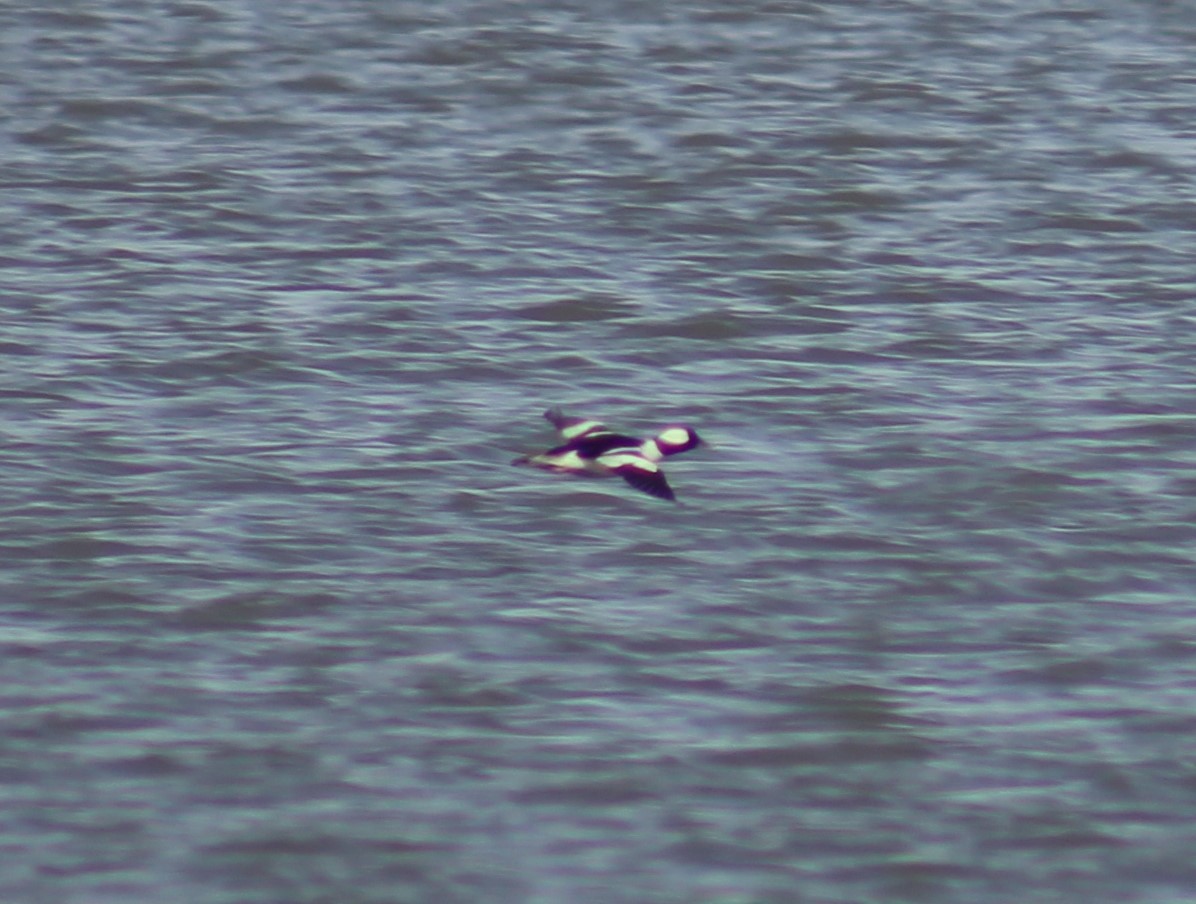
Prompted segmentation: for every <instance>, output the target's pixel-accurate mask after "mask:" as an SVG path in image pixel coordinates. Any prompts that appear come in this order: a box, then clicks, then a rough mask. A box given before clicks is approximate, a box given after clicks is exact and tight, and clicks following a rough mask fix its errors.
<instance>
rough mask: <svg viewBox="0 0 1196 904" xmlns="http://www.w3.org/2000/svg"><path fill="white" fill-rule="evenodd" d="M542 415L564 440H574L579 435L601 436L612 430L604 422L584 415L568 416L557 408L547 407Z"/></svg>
mask: <svg viewBox="0 0 1196 904" xmlns="http://www.w3.org/2000/svg"><path fill="white" fill-rule="evenodd" d="M544 417H545V418H546V419H547V420H548V423H550V424H552V426H554V427H556V429H557V432H558V433H560V435H561V439H563V440H566V441H571V440H575V439H577V438H578V437H581V436H585V437H591V436H602V435H603V434H606V433H610V432H612V431H611V430H610V428H609V427H607V426H606V425H605V424H602V423H599V422H598V421H592V420H590V419H589V418H584V417H569V416H567V415H566V414H565V413H564V412H563V411H561V409H559V408H549V409H548V410H547V411H545V412H544Z"/></svg>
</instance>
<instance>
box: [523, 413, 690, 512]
mask: <svg viewBox="0 0 1196 904" xmlns="http://www.w3.org/2000/svg"><path fill="white" fill-rule="evenodd" d="M544 417H546V418H547V419H548V421H549V423H551V424H552V426H554V427H555V428H556V429H557V432H559V433H560V435H561V439H563V440H564V444H563V445H560V446H557V447H556V448H553V449H549V450H548V451H547V452H541V453H540V454H539V455H524V456H521V457H519V458H516V459H515V460H514V461H513V462H511V464H514V465H532V466H533V467H537V468H544V469H545V470H546V471H554V472H556V473H558V474H597V475H601V476H610V475H614V474H617V475H619V476H620V477H622V478H623V479H624V480H626V481H627V482H628V483H629V484H631V485H632V486H633V487H635V488H636V489H637V490H642V491H643V492H645V493H649V494H651V495H653V496H658V497H659V498H661V499H675V498H676V497H675V496H674V495H673V490H672V488H671V487H670V486H669V484H668V481H667V480H665V479H664V472H662V471H661V470H660V468H659V467H658V466H657V464H656V463H657V462H658V461H660V460H661V459H662V458H664V457H665V456H666V455H676V454H677V453H678V452H688V451H689V450H690V449H693V448H695V447H697V446H699V445H701V443H702V440H701V439H700V438H699V437H698V434H697V433H695V432H694V431H693V430H692V429H690V428H689V427H682V426H671V427H665V429H664V430H662V431H661V432H660V434H659V435H658V436H656V437H654V438H653V439H638V438H636V437H634V436H624V435H623V434H621V433H615V432H614V431H613V430H611V429H610V428H608V427H605V426H603V425H602V424H600V423H598V421H591V420H588V419H587V418H584V417H567V416H566V415H565V414H564V413H563V412H562V411H561V410H560V409H559V408H552V409H549V410H548V411H545V412H544Z"/></svg>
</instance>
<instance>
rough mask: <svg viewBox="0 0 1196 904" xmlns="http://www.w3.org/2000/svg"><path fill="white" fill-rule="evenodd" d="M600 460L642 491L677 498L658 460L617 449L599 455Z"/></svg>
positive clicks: (652, 494)
mask: <svg viewBox="0 0 1196 904" xmlns="http://www.w3.org/2000/svg"><path fill="white" fill-rule="evenodd" d="M598 461H599V463H600V464H602V465H605V466H606V467H608V468H610V469H611V471H613V472H614V473H616V474H618V475H619V476H620V477H622V478H623V479H624V480H626V481H627V482H628V483H629V484H631V485H632V486H633V487H635V488H636V489H637V490H640V491H641V492H644V493H647V494H649V495H650V496H655V497H657V498H658V499H670V500H676V498H677V497H676V496H674V495H673V488H672V487H670V486H669V482H668V481H667V480H665V479H664V472H663V471H662V470H660V468H659V467H658V466H657V464H656V462H654V461H651V460H649V459H647V458H644V456H642V455H640V454H639V453H638V452H631V451H618V450H615V451H612V452H610V453H608V454H606V455H602V456H599V458H598Z"/></svg>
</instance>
